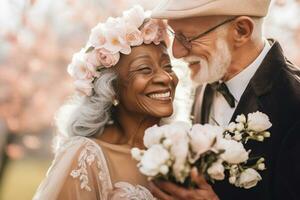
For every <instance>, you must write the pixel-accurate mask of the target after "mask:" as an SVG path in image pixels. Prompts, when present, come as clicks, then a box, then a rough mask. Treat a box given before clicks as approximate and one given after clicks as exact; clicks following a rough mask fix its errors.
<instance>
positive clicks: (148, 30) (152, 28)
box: [142, 19, 159, 44]
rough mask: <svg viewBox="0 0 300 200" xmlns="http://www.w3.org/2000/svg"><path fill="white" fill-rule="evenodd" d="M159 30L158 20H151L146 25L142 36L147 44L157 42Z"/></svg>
mask: <svg viewBox="0 0 300 200" xmlns="http://www.w3.org/2000/svg"><path fill="white" fill-rule="evenodd" d="M158 28H159V26H158V20H156V19H151V20H150V21H148V22H147V23H146V24H145V25H144V27H143V28H142V35H143V38H144V43H145V44H150V43H151V42H153V41H154V40H155V38H156V36H157V32H158Z"/></svg>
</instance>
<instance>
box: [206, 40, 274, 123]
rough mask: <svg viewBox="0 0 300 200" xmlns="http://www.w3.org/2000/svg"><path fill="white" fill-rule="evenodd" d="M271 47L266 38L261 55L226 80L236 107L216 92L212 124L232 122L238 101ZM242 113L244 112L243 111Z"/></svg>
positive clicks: (211, 114) (212, 108) (211, 112)
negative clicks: (231, 105) (232, 106)
mask: <svg viewBox="0 0 300 200" xmlns="http://www.w3.org/2000/svg"><path fill="white" fill-rule="evenodd" d="M270 49H271V46H270V44H269V42H268V41H267V40H265V45H264V48H263V50H262V51H261V53H260V54H259V56H258V57H257V58H256V59H255V60H254V61H253V62H252V63H251V64H250V65H249V66H248V67H246V68H245V69H244V70H243V71H241V72H240V73H238V74H237V75H236V76H234V77H233V78H232V79H230V80H228V81H227V82H225V84H226V85H227V87H228V89H229V91H230V92H231V94H232V95H233V96H234V98H235V107H234V108H231V107H230V106H229V104H228V103H227V101H226V100H225V98H224V97H223V95H222V94H221V93H219V92H215V93H214V97H213V102H212V107H211V110H210V120H209V122H210V123H212V124H215V121H216V122H217V123H218V124H220V125H222V126H226V125H228V123H229V122H230V119H231V117H232V115H233V113H234V111H235V109H236V107H237V104H238V102H239V101H240V98H241V96H242V94H243V93H244V91H245V90H246V87H247V85H248V83H249V82H250V79H251V78H252V77H253V75H254V74H255V72H256V70H257V69H258V67H259V66H260V64H261V63H262V61H263V59H264V58H265V56H266V55H267V53H268V52H269V50H270ZM241 114H242V113H241Z"/></svg>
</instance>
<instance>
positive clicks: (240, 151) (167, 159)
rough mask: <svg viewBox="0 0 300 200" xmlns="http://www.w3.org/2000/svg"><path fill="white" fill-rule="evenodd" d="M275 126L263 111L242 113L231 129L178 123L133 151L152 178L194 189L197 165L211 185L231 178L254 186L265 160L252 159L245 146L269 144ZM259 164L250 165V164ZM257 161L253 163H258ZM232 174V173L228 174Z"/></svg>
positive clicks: (151, 134) (154, 132)
mask: <svg viewBox="0 0 300 200" xmlns="http://www.w3.org/2000/svg"><path fill="white" fill-rule="evenodd" d="M271 126H272V124H271V123H270V121H269V118H268V116H267V115H265V114H263V113H261V112H255V113H250V114H248V115H247V117H246V116H245V115H243V114H242V115H239V116H238V117H237V118H236V120H235V122H232V123H230V124H229V125H228V127H221V126H213V125H210V124H204V125H201V124H195V125H193V126H190V125H189V124H187V123H184V122H175V123H171V124H167V125H163V126H157V125H155V126H153V127H150V128H148V129H147V130H146V132H145V136H144V145H145V147H146V148H147V149H146V150H141V149H138V148H133V149H132V150H131V154H132V157H133V158H134V159H135V160H137V161H138V168H139V170H140V172H141V173H142V174H144V175H146V176H148V177H149V179H164V180H168V181H172V182H175V183H178V184H181V185H183V186H185V187H193V186H194V184H193V183H192V181H191V177H190V172H191V169H192V168H194V167H196V168H197V169H198V171H199V172H200V173H201V174H203V175H204V177H205V178H206V179H207V180H208V181H210V182H212V183H213V182H214V181H215V180H223V179H225V174H228V175H229V176H228V181H229V182H230V183H231V184H234V185H235V186H236V187H243V188H246V189H248V188H251V187H254V186H255V185H256V184H257V182H258V181H260V180H261V176H260V174H259V173H258V170H264V169H265V164H264V158H251V157H250V156H249V153H250V150H248V151H247V150H246V149H245V147H244V144H245V143H246V142H247V141H248V140H256V141H260V142H261V141H263V140H264V139H265V138H267V137H270V132H268V131H267V129H269V128H270V127H271ZM253 159H255V160H254V161H255V162H254V164H252V165H250V164H249V163H250V160H253ZM252 163H253V161H252ZM226 171H227V172H226Z"/></svg>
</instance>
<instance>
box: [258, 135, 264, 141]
mask: <svg viewBox="0 0 300 200" xmlns="http://www.w3.org/2000/svg"><path fill="white" fill-rule="evenodd" d="M264 139H265V138H264V136H262V135H259V136H257V140H258V141H260V142H262V141H264Z"/></svg>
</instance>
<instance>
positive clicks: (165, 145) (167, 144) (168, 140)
mask: <svg viewBox="0 0 300 200" xmlns="http://www.w3.org/2000/svg"><path fill="white" fill-rule="evenodd" d="M163 145H164V147H166V148H169V147H171V146H172V140H170V139H165V140H164V141H163Z"/></svg>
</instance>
